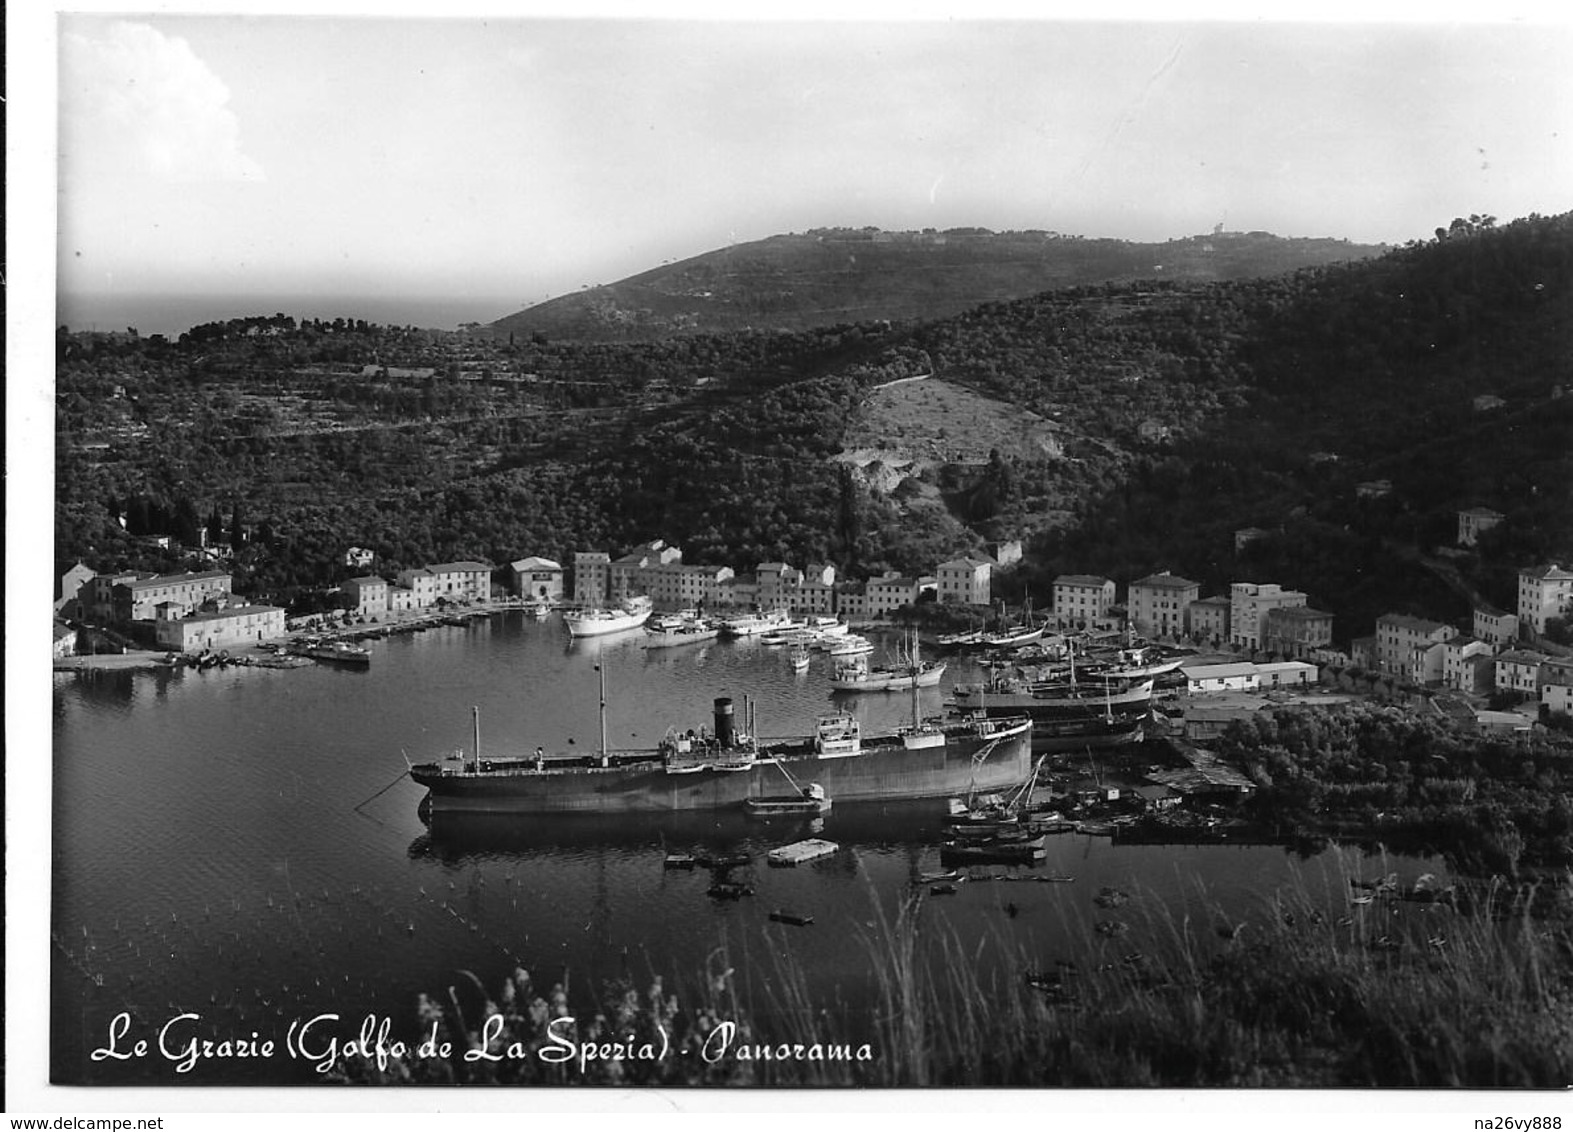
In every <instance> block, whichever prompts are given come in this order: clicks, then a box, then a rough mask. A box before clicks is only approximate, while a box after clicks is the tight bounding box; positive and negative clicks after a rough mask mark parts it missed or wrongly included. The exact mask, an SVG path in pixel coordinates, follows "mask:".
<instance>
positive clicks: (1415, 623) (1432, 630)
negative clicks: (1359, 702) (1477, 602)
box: [1376, 613, 1458, 684]
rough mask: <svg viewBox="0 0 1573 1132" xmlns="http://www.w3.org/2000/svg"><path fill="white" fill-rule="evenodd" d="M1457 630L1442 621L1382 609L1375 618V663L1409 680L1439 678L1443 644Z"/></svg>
mask: <svg viewBox="0 0 1573 1132" xmlns="http://www.w3.org/2000/svg"><path fill="white" fill-rule="evenodd" d="M1456 636H1458V630H1457V629H1455V628H1453V626H1451V625H1448V624H1445V623H1443V622H1441V621H1432V620H1430V619H1428V618H1425V617H1410V616H1408V615H1406V614H1402V613H1384V614H1383V615H1382V616H1381V617H1378V618H1377V619H1376V662H1377V667H1378V668H1380V669H1381V670H1382V671H1383V672H1385V673H1387V674H1388V675H1390V676H1398V677H1401V678H1402V679H1405V680H1407V681H1409V682H1410V683H1411V684H1437V683H1440V682H1441V680H1442V645H1443V643H1444V642H1446V641H1448V640H1451V639H1452V638H1453V637H1456Z"/></svg>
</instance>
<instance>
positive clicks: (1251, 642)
mask: <svg viewBox="0 0 1573 1132" xmlns="http://www.w3.org/2000/svg"><path fill="white" fill-rule="evenodd" d="M1305 600H1306V599H1305V595H1304V594H1303V593H1301V592H1300V591H1299V590H1286V589H1283V588H1282V587H1280V586H1278V585H1276V584H1273V583H1257V582H1235V583H1234V584H1233V585H1231V586H1230V587H1229V640H1230V641H1231V642H1232V643H1234V644H1236V645H1241V646H1244V647H1245V648H1250V649H1259V648H1262V647H1263V644H1262V642H1263V638H1264V637H1265V635H1266V631H1267V614H1268V612H1269V611H1270V610H1274V609H1282V608H1284V607H1286V606H1303V605H1304V604H1305Z"/></svg>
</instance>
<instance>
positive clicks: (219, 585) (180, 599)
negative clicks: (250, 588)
mask: <svg viewBox="0 0 1573 1132" xmlns="http://www.w3.org/2000/svg"><path fill="white" fill-rule="evenodd" d="M112 593H113V597H114V611H115V612H114V615H115V619H116V620H117V621H151V620H152V619H153V611H154V610H155V609H156V608H157V607H158V606H159V605H162V604H164V603H165V602H174V603H175V604H176V605H179V606H182V607H184V608H186V609H195V608H196V607H197V606H199V605H201V604H202V603H203V602H204V601H207V600H208V599H209V598H217V597H223V598H228V597H229V595H230V576H229V575H228V574H226V573H224V572H223V571H220V570H210V571H207V572H205V573H200V574H155V575H153V576H152V577H150V578H137V579H135V580H134V581H126V582H117V583H115V584H114V586H113V589H112Z"/></svg>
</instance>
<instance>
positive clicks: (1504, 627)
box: [1471, 605, 1518, 647]
mask: <svg viewBox="0 0 1573 1132" xmlns="http://www.w3.org/2000/svg"><path fill="white" fill-rule="evenodd" d="M1471 628H1472V635H1473V636H1476V637H1478V638H1480V639H1481V640H1482V641H1485V642H1486V643H1488V644H1491V645H1496V646H1498V647H1500V646H1502V645H1505V644H1508V643H1509V642H1511V641H1514V640H1516V639H1517V638H1518V618H1517V617H1515V616H1514V615H1513V614H1511V613H1504V612H1503V611H1502V610H1500V609H1494V608H1492V607H1491V606H1489V605H1477V606H1475V611H1474V624H1473V626H1472V627H1471Z"/></svg>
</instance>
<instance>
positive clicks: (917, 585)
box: [864, 572, 936, 617]
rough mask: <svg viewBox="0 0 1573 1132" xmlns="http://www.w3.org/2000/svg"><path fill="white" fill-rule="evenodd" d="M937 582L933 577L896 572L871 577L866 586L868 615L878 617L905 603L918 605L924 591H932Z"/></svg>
mask: <svg viewBox="0 0 1573 1132" xmlns="http://www.w3.org/2000/svg"><path fill="white" fill-rule="evenodd" d="M935 584H936V583H935V581H934V579H933V578H931V577H918V578H912V577H903V576H902V575H900V574H897V573H894V572H887V573H886V574H884V575H883V576H881V577H878V578H870V579H869V580H868V582H867V583H866V584H865V587H864V593H865V594H867V596H868V616H870V617H878V616H879V615H880V614H881V613H888V612H890V611H891V610H894V609H900V608H901V607H902V606H904V605H916V604H917V601H918V598H919V597H920V596H921V595H922V594H923V592H924V591H925V590H927V591H931V592H932V591H933V590H934V588H935Z"/></svg>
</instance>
